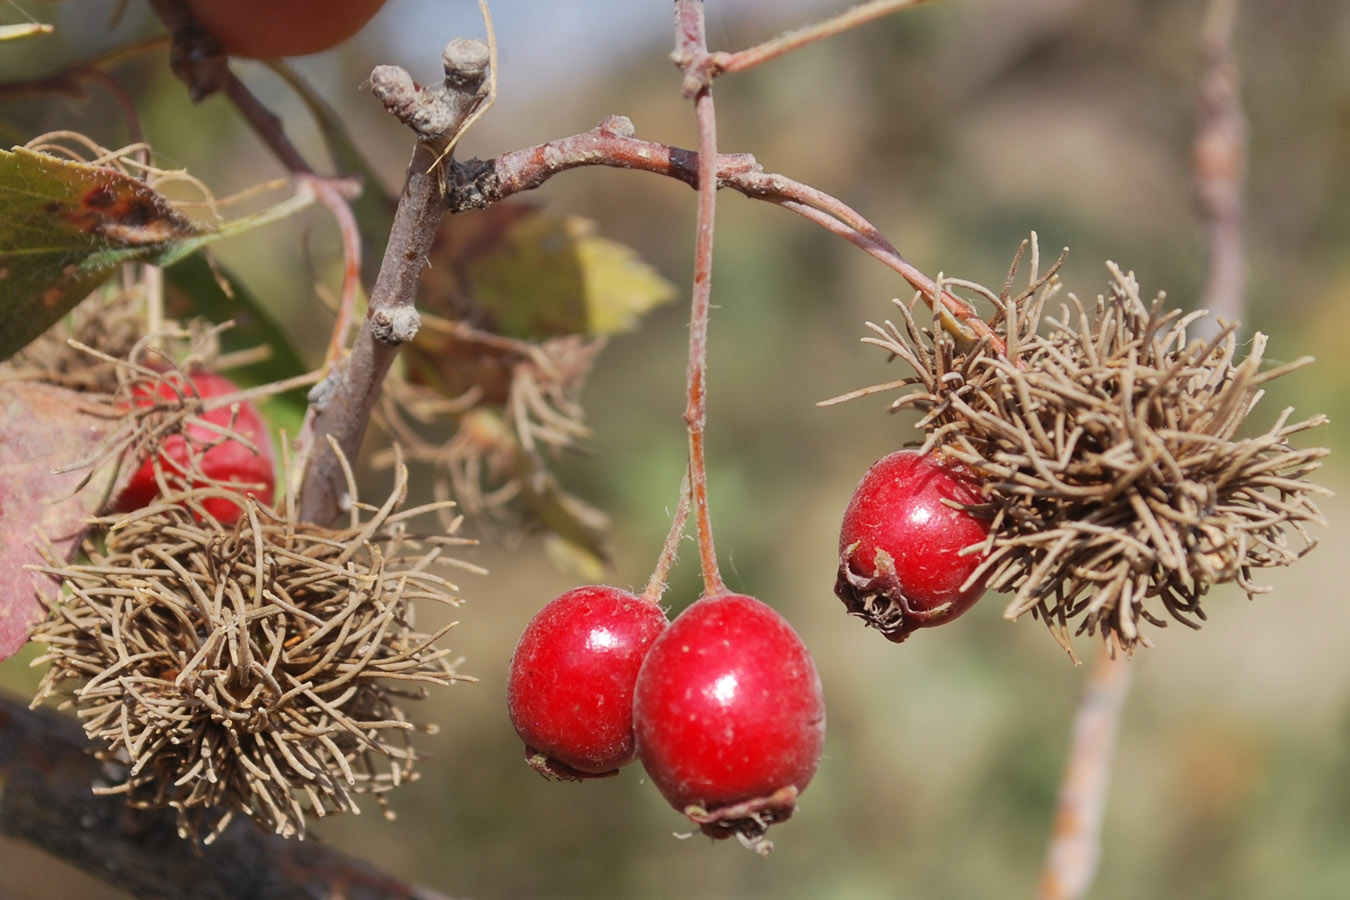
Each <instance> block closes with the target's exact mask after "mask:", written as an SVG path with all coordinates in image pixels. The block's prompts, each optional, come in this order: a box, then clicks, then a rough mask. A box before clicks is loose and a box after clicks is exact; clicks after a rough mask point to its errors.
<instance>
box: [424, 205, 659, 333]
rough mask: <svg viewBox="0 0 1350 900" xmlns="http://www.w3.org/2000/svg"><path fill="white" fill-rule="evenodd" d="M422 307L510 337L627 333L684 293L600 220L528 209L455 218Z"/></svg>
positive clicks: (434, 261)
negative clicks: (602, 231) (600, 226)
mask: <svg viewBox="0 0 1350 900" xmlns="http://www.w3.org/2000/svg"><path fill="white" fill-rule="evenodd" d="M431 270H432V271H429V272H428V273H427V276H428V277H425V278H424V279H423V283H424V286H425V290H424V292H423V300H422V308H423V309H425V310H427V311H428V312H430V313H432V314H434V315H440V316H442V317H444V318H447V319H467V320H468V321H470V322H472V323H474V324H475V325H477V326H478V327H481V328H484V329H486V330H489V331H492V332H494V333H496V334H499V335H503V336H505V337H513V338H521V339H524V340H538V339H540V338H546V337H553V336H557V335H563V334H584V335H605V334H613V333H615V332H619V331H627V330H630V329H632V328H634V327H635V326H636V325H637V322H638V319H639V318H640V317H641V316H642V315H643V314H644V313H646V312H647V311H648V310H650V309H652V308H653V307H655V306H658V305H660V304H662V303H666V302H668V301H670V300H671V299H673V298H674V296H675V287H674V285H672V284H671V283H670V282H668V281H666V279H664V278H662V277H661V275H660V273H658V272H657V271H656V270H655V269H654V268H652V267H651V266H650V265H648V264H647V263H645V262H643V261H642V259H641V258H640V257H639V256H638V255H637V253H636V252H634V251H633V250H632V249H631V248H629V247H627V246H625V245H623V244H620V243H618V242H616V241H611V240H608V239H607V238H603V237H600V236H599V235H598V234H596V228H595V223H594V222H592V221H591V220H589V219H584V218H581V217H580V216H558V215H553V214H551V213H547V212H542V211H540V210H539V209H538V208H536V207H532V206H526V205H523V204H499V205H497V206H494V207H491V208H489V209H487V210H484V211H483V212H480V213H472V214H466V215H463V216H456V217H452V218H450V219H449V220H447V222H446V224H445V226H444V227H443V228H442V234H441V235H440V236H439V237H438V243H437V246H436V247H435V248H434V249H433V251H432V254H431Z"/></svg>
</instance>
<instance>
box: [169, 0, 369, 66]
mask: <svg viewBox="0 0 1350 900" xmlns="http://www.w3.org/2000/svg"><path fill="white" fill-rule="evenodd" d="M384 4H385V0H337V2H335V0H187V6H188V8H189V9H190V10H191V12H192V16H193V18H194V19H195V21H196V23H197V24H198V25H199V26H200V27H202V28H204V29H205V30H206V31H208V32H210V34H211V35H213V36H214V37H215V38H216V40H218V41H219V42H220V45H221V47H222V48H223V49H224V50H225V52H226V53H228V54H229V55H231V56H244V57H251V58H254V59H271V58H273V57H278V56H303V55H305V54H307V53H318V52H319V51H320V50H327V49H328V48H330V47H334V46H336V45H337V44H340V43H341V42H342V41H345V40H346V39H347V38H349V37H351V36H352V35H354V34H356V32H357V31H359V30H360V29H361V27H362V26H363V25H365V24H366V22H368V21H370V19H371V18H373V17H374V15H375V13H377V12H379V11H380V7H382V6H384Z"/></svg>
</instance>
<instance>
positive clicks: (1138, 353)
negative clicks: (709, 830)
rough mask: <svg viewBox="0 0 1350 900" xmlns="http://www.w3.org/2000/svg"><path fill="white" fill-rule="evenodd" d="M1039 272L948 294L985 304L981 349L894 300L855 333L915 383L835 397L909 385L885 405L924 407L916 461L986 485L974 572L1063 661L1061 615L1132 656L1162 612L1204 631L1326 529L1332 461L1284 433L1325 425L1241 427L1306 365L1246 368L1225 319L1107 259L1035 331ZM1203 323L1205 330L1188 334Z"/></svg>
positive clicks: (959, 329)
mask: <svg viewBox="0 0 1350 900" xmlns="http://www.w3.org/2000/svg"><path fill="white" fill-rule="evenodd" d="M1023 249H1024V250H1025V245H1024V247H1023ZM1021 257H1022V252H1021V251H1019V253H1018V259H1017V260H1015V261H1014V265H1013V270H1014V273H1015V271H1016V268H1017V263H1018V261H1020V259H1021ZM1061 261H1062V257H1061ZM1031 268H1032V273H1031V278H1030V284H1029V286H1028V287H1027V289H1026V290H1024V291H1023V292H1021V293H1020V294H1018V295H1016V296H1011V288H1010V287H1009V288H1005V290H1004V291H1003V293H1002V294H1001V295H995V294H994V293H992V292H990V291H987V290H985V289H982V288H979V287H978V286H977V285H970V284H969V283H966V282H961V283H960V284H961V285H962V286H965V287H967V288H971V289H974V290H976V291H977V292H978V293H981V294H982V295H983V296H984V297H985V298H986V299H987V300H988V301H990V302H991V303H992V304H993V306H994V308H995V310H996V314H995V316H994V319H993V321H992V322H991V323H990V325H991V327H992V333H991V334H989V335H985V336H984V337H983V338H980V337H978V336H976V335H974V334H973V333H972V332H971V331H970V329H969V328H968V327H967V326H965V325H964V324H961V323H957V322H955V320H954V319H953V318H952V317H951V316H949V315H945V314H944V315H943V316H941V317H938V316H934V318H933V321H932V325H931V327H922V326H920V325H919V323H918V322H916V321H915V319H914V317H913V315H912V314H911V312H910V310H909V308H908V306H907V305H906V304H904V303H902V302H900V301H897V302H896V306H897V307H898V308H899V310H900V313H901V316H902V320H901V324H900V325H899V326H897V325H896V324H894V323H892V322H886V323H884V324H882V325H877V324H871V323H869V327H870V328H871V330H872V331H873V332H874V335H873V336H872V337H868V338H864V340H865V341H866V342H867V343H871V344H875V345H876V346H878V347H880V348H881V349H883V350H885V351H886V352H887V353H888V354H892V355H894V356H895V357H898V358H899V359H900V360H902V361H903V362H905V363H906V364H907V365H909V366H910V367H911V368H912V369H913V370H914V372H915V373H916V374H915V375H914V376H911V377H908V378H904V379H900V380H898V381H894V382H890V383H887V384H881V385H876V386H874V387H872V388H866V389H863V390H861V391H856V392H854V393H852V394H850V395H847V397H846V398H840V399H847V398H851V397H858V396H864V395H867V394H871V393H877V392H881V391H887V390H895V389H899V390H901V391H902V394H901V396H900V397H898V398H897V399H896V400H895V401H894V402H893V403H892V404H891V409H892V410H893V411H894V410H899V409H905V408H914V409H916V410H918V411H920V412H921V413H922V414H923V415H922V418H921V419H920V421H919V423H918V427H919V428H921V429H923V430H924V431H925V432H926V434H927V436H926V439H925V440H924V442H923V444H922V448H921V452H924V453H928V452H930V451H933V450H935V449H939V448H940V450H941V452H942V453H943V454H944V455H945V456H946V457H947V458H949V459H951V460H953V461H955V462H958V463H961V464H964V465H966V466H968V467H970V468H971V469H973V470H975V471H978V472H979V474H980V476H981V479H982V491H983V499H984V502H985V504H986V506H987V509H988V514H989V516H990V534H989V538H988V540H987V541H986V543H985V547H984V550H985V552H986V553H987V556H986V558H985V559H984V561H983V562H982V563H981V565H980V568H979V570H978V574H977V576H976V577H979V578H983V579H984V580H985V581H986V584H987V586H988V588H989V589H991V590H996V591H1006V592H1011V593H1012V595H1013V596H1012V599H1011V602H1010V603H1009V605H1008V607H1007V610H1006V613H1005V615H1006V616H1007V617H1008V618H1016V617H1018V616H1020V615H1023V614H1025V613H1027V612H1030V613H1032V614H1033V615H1034V616H1037V617H1039V618H1041V619H1042V620H1044V621H1045V623H1046V624H1047V626H1049V628H1050V631H1051V633H1052V634H1053V635H1054V636H1055V638H1056V639H1057V640H1058V641H1059V642H1060V644H1061V645H1062V646H1063V647H1064V648H1065V649H1066V650H1068V652H1069V653H1070V654H1071V655H1072V654H1073V650H1072V648H1071V646H1070V637H1071V634H1072V633H1074V632H1071V629H1070V625H1069V623H1070V622H1071V621H1073V620H1080V623H1079V625H1078V627H1077V631H1076V633H1083V632H1086V633H1088V634H1093V633H1096V632H1098V631H1100V633H1101V634H1102V636H1103V639H1104V640H1106V641H1107V643H1108V645H1111V646H1119V647H1122V648H1124V649H1126V650H1131V649H1133V648H1134V647H1135V645H1136V644H1140V643H1143V644H1145V645H1147V638H1146V637H1145V635H1144V634H1143V633H1142V632H1141V628H1140V626H1141V623H1144V622H1147V623H1149V624H1152V625H1155V626H1163V625H1165V624H1166V622H1167V619H1166V618H1165V617H1164V613H1165V614H1166V615H1168V616H1170V617H1171V618H1173V619H1176V620H1177V621H1179V622H1181V623H1183V624H1186V625H1188V626H1191V627H1199V624H1200V621H1201V620H1203V619H1204V617H1205V616H1204V613H1203V611H1202V610H1201V607H1200V601H1201V598H1202V597H1203V596H1204V594H1205V593H1206V592H1207V591H1208V590H1209V588H1210V587H1211V586H1212V585H1215V584H1219V583H1222V582H1229V581H1232V582H1236V583H1237V584H1238V585H1239V586H1240V587H1241V588H1242V589H1244V590H1245V591H1246V592H1247V593H1248V594H1249V595H1251V594H1255V593H1258V592H1260V591H1261V590H1262V588H1260V587H1258V586H1257V585H1255V584H1254V583H1253V582H1252V581H1251V577H1250V575H1251V570H1252V569H1254V568H1259V567H1264V566H1276V565H1285V564H1288V563H1291V562H1293V561H1294V560H1296V559H1298V558H1299V557H1300V556H1302V555H1303V554H1304V553H1306V552H1307V551H1308V550H1309V549H1311V548H1312V546H1313V545H1314V544H1315V540H1314V539H1313V538H1312V536H1311V535H1310V534H1309V533H1308V531H1307V525H1308V524H1309V523H1318V524H1321V523H1322V521H1323V520H1322V516H1321V514H1320V512H1319V511H1318V508H1317V505H1316V503H1315V502H1314V496H1315V495H1316V494H1318V493H1325V491H1324V490H1323V489H1321V488H1319V487H1318V486H1316V485H1314V484H1311V483H1310V482H1308V481H1307V480H1306V479H1307V476H1308V475H1309V474H1310V473H1311V472H1312V471H1313V470H1314V469H1316V468H1317V467H1318V465H1319V464H1320V463H1319V460H1320V459H1321V458H1322V457H1323V456H1325V455H1326V453H1327V451H1326V450H1325V449H1323V448H1307V449H1297V448H1295V447H1293V446H1291V444H1290V438H1291V437H1292V436H1294V435H1295V434H1297V433H1299V432H1301V431H1305V430H1307V429H1310V428H1313V427H1315V426H1318V425H1321V424H1323V423H1324V422H1325V421H1326V419H1325V417H1324V416H1320V415H1317V416H1312V417H1310V418H1307V419H1302V420H1293V419H1292V410H1288V409H1287V410H1285V411H1283V412H1282V413H1280V414H1279V415H1278V416H1277V417H1276V418H1275V421H1274V423H1273V424H1271V425H1269V427H1267V428H1266V429H1265V430H1264V431H1259V432H1256V433H1251V430H1250V429H1244V425H1246V423H1247V419H1248V416H1249V414H1250V413H1251V412H1252V410H1253V408H1254V407H1255V405H1256V403H1257V401H1258V400H1259V399H1260V397H1261V395H1262V393H1263V386H1264V385H1265V384H1266V383H1267V382H1269V381H1271V380H1272V379H1274V378H1277V377H1279V376H1281V375H1284V374H1286V373H1288V372H1290V371H1293V370H1294V369H1297V368H1299V367H1301V366H1302V365H1304V364H1306V363H1308V362H1310V361H1311V360H1310V359H1307V358H1304V359H1299V360H1296V361H1294V362H1291V363H1287V364H1285V365H1281V366H1276V367H1273V368H1269V369H1266V370H1265V371H1262V356H1263V353H1264V350H1265V346H1266V337H1265V335H1262V334H1259V333H1258V334H1255V335H1253V337H1252V339H1251V341H1250V343H1249V345H1248V347H1249V350H1248V355H1247V357H1246V358H1245V359H1239V358H1238V355H1237V351H1238V342H1237V339H1236V336H1235V328H1236V326H1233V325H1223V326H1222V327H1207V326H1209V324H1210V323H1208V322H1205V321H1203V319H1204V316H1205V313H1204V312H1203V311H1202V312H1194V313H1189V314H1183V313H1181V312H1180V311H1178V310H1169V309H1167V308H1166V306H1165V305H1164V302H1163V297H1162V296H1161V295H1160V296H1159V297H1157V298H1156V299H1154V300H1153V301H1151V302H1145V301H1144V300H1143V299H1141V297H1140V294H1139V286H1138V284H1137V283H1136V281H1135V279H1134V276H1133V275H1131V274H1126V273H1124V272H1122V271H1121V270H1119V269H1118V268H1116V267H1115V266H1114V265H1109V264H1108V268H1109V269H1110V271H1111V274H1112V277H1113V280H1112V283H1111V284H1110V286H1109V287H1108V290H1107V293H1106V294H1105V295H1103V296H1099V297H1098V298H1097V301H1096V303H1095V305H1085V304H1083V303H1082V302H1081V301H1080V300H1079V299H1078V298H1077V297H1074V296H1073V295H1072V294H1070V295H1069V296H1068V300H1067V302H1066V303H1064V304H1063V305H1061V307H1060V310H1059V314H1058V317H1051V316H1044V322H1045V324H1047V325H1048V326H1049V327H1048V328H1047V329H1046V332H1047V333H1045V334H1041V333H1040V331H1041V326H1042V321H1043V315H1042V314H1043V311H1044V309H1045V306H1046V303H1047V301H1048V300H1049V299H1050V298H1051V297H1052V296H1053V295H1054V294H1055V293H1056V290H1057V288H1058V283H1057V282H1056V281H1055V280H1054V278H1053V276H1054V273H1055V271H1056V270H1057V269H1058V264H1056V265H1055V266H1054V267H1053V268H1051V269H1050V271H1048V272H1047V273H1045V274H1044V275H1038V274H1037V272H1036V269H1037V263H1036V259H1035V254H1034V252H1033V259H1032V266H1031ZM1012 280H1013V279H1012V275H1011V274H1010V276H1009V279H1008V285H1009V286H1011V284H1012ZM1202 328H1203V329H1204V332H1203V333H1204V334H1206V335H1207V336H1208V335H1213V336H1212V337H1208V338H1207V339H1197V338H1195V337H1194V335H1195V334H1196V332H1198V331H1201V329H1202ZM953 334H955V335H956V337H953Z"/></svg>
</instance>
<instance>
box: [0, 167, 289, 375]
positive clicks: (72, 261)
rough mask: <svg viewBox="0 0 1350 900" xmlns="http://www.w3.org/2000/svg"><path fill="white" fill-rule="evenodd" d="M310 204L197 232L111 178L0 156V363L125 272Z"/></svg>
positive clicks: (120, 177) (167, 208)
mask: <svg viewBox="0 0 1350 900" xmlns="http://www.w3.org/2000/svg"><path fill="white" fill-rule="evenodd" d="M312 202H313V195H312V193H311V192H310V191H309V190H308V189H307V188H302V189H301V190H300V191H298V192H297V194H296V195H295V196H294V197H291V198H289V199H287V200H285V201H282V202H281V203H279V204H276V205H275V206H272V207H269V208H268V209H265V210H263V211H261V212H259V213H256V214H254V215H251V216H245V217H243V218H240V219H236V220H234V221H232V222H229V223H226V224H224V225H222V226H220V227H214V226H210V225H206V224H203V223H200V222H195V221H193V220H192V219H190V218H188V217H187V216H185V215H184V214H183V213H182V212H180V211H179V210H178V209H176V208H175V207H174V206H173V204H172V203H170V202H169V200H168V199H167V198H166V197H165V196H164V195H163V194H160V193H159V192H158V191H156V190H155V189H154V188H152V187H150V186H149V185H147V184H146V183H145V182H143V181H140V180H138V179H135V178H132V177H130V176H128V175H126V174H125V173H123V172H120V171H118V170H117V169H113V168H109V167H107V166H96V165H90V164H88V163H82V162H74V161H71V160H68V159H61V158H58V157H55V156H51V155H48V154H45V153H38V152H36V151H32V150H26V149H23V148H15V149H14V150H13V151H12V152H9V151H0V360H4V359H8V358H9V357H10V356H11V355H13V354H14V353H15V352H16V351H18V350H20V349H22V348H23V347H24V345H26V344H27V343H28V342H29V341H31V340H32V339H33V338H35V337H37V336H38V335H39V334H41V333H42V332H43V331H45V330H46V329H47V328H49V327H50V326H51V325H52V324H53V323H55V322H56V321H57V320H58V319H60V318H61V317H62V316H63V315H65V314H66V313H67V312H69V311H70V310H71V309H73V308H74V306H75V304H77V303H79V302H80V301H81V300H82V299H84V297H85V296H87V295H88V294H89V292H90V291H92V290H93V289H94V288H96V287H98V285H99V284H101V283H102V282H103V281H104V279H106V278H107V277H108V276H109V275H111V274H112V273H113V272H115V271H117V268H118V267H119V266H121V265H122V264H124V263H127V262H133V261H138V260H140V261H146V262H153V263H158V264H160V265H169V264H171V263H172V262H174V261H176V260H178V259H181V258H183V257H185V256H187V255H188V254H190V253H192V252H193V251H194V250H196V249H198V248H199V247H201V246H203V245H204V244H206V243H208V242H209V241H212V240H215V239H217V238H220V237H225V236H227V235H231V234H238V233H240V232H242V231H245V230H248V229H250V228H256V227H257V226H259V225H263V224H265V223H267V222H271V221H273V220H275V219H277V218H280V217H281V216H284V215H288V214H290V213H292V212H295V211H296V210H298V209H302V208H304V207H305V206H308V205H309V204H310V203H312Z"/></svg>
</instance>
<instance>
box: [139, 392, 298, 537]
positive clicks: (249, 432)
mask: <svg viewBox="0 0 1350 900" xmlns="http://www.w3.org/2000/svg"><path fill="white" fill-rule="evenodd" d="M185 382H186V383H185ZM238 390H239V388H237V387H236V386H235V385H234V383H233V382H232V381H230V380H229V379H228V378H226V377H225V376H223V375H217V374H216V373H214V372H193V373H191V374H190V375H188V376H186V378H185V377H184V376H183V375H181V374H179V373H177V372H174V373H169V374H166V375H165V376H164V377H163V378H162V379H161V380H159V381H158V382H155V383H154V384H147V385H144V386H141V387H138V388H137V389H136V391H135V393H134V401H133V402H135V404H136V405H137V406H152V405H154V404H155V402H156V401H158V400H169V401H173V400H178V399H180V398H182V397H192V396H194V395H195V396H197V397H200V398H201V399H203V400H209V399H211V398H213V397H223V396H227V395H229V394H234V393H237V392H238ZM223 430H228V431H230V432H233V433H234V434H237V435H239V436H240V437H242V438H245V439H246V440H248V441H249V442H251V443H252V444H253V446H254V447H256V448H257V450H256V452H255V451H254V449H253V448H251V447H249V446H247V445H245V444H243V443H241V442H239V441H237V440H235V439H233V438H231V437H223V436H222V431H223ZM156 456H158V460H156ZM156 465H158V466H160V467H161V468H162V469H163V470H164V471H165V472H166V473H169V474H174V475H181V476H183V478H184V480H185V481H187V480H191V481H193V484H194V486H201V485H204V484H206V483H207V482H208V481H209V482H212V483H217V482H218V483H221V484H225V485H237V486H238V490H239V492H240V493H241V494H242V493H243V492H245V491H247V492H248V493H251V494H253V496H254V497H256V498H257V500H258V502H259V503H261V504H263V505H264V506H266V505H270V504H271V502H272V495H273V491H274V489H275V487H276V471H275V467H274V464H273V450H272V438H271V435H270V432H269V430H268V427H267V423H266V422H264V421H263V418H262V415H261V414H260V413H259V412H258V409H257V407H255V406H254V405H253V404H252V403H249V402H247V401H245V402H241V403H238V404H230V405H228V406H220V407H217V408H215V409H212V410H208V411H207V412H204V413H202V414H201V415H200V416H197V417H195V418H193V419H190V420H189V421H188V422H187V424H186V425H185V427H184V429H183V431H180V432H175V433H173V434H170V435H168V436H167V437H165V438H164V439H163V440H162V441H161V442H160V444H159V446H158V447H157V448H156V449H155V451H154V453H153V454H152V455H151V456H150V457H149V458H147V459H146V460H145V462H144V463H142V464H141V467H140V468H139V469H137V470H136V472H135V473H133V474H132V476H131V479H130V480H129V481H128V482H127V485H126V487H125V488H123V490H122V493H121V494H119V495H118V497H117V502H116V508H117V510H118V512H131V511H132V510H136V509H143V508H144V507H146V506H149V505H150V504H151V503H153V502H154V501H155V499H156V498H157V497H159V495H160V487H159V484H158V482H157V481H156V480H155V468H156ZM193 475H200V476H201V477H202V478H204V479H205V481H201V482H197V481H196V480H194V479H192V478H191V476H193ZM200 502H201V505H202V507H203V509H205V510H206V512H207V513H209V514H210V515H211V516H213V517H214V518H215V519H216V520H217V521H218V522H220V523H221V524H222V525H225V526H229V525H233V524H234V523H235V522H236V521H238V520H239V517H240V515H242V514H243V498H242V497H241V498H240V499H239V500H232V499H230V498H228V497H221V496H212V497H203V498H201V501H200Z"/></svg>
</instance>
